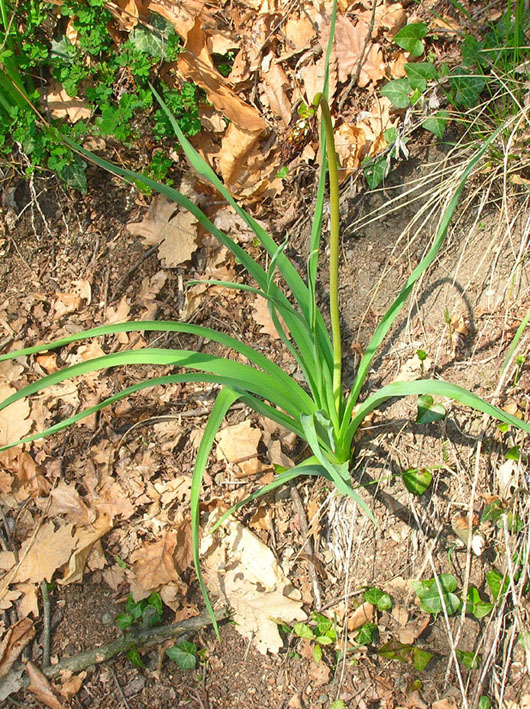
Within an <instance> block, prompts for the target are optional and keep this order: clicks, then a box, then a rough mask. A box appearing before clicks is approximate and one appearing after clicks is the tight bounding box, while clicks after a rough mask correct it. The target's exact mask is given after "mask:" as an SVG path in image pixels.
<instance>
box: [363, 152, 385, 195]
mask: <svg viewBox="0 0 530 709" xmlns="http://www.w3.org/2000/svg"><path fill="white" fill-rule="evenodd" d="M388 171H389V165H388V163H387V160H386V158H378V159H377V160H373V161H371V162H369V163H368V164H367V165H366V166H365V168H364V179H365V180H366V183H367V184H368V187H369V188H370V189H371V190H375V188H376V187H379V185H380V184H381V182H383V180H384V179H385V177H386V176H387V175H388Z"/></svg>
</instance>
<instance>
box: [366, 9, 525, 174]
mask: <svg viewBox="0 0 530 709" xmlns="http://www.w3.org/2000/svg"><path fill="white" fill-rule="evenodd" d="M459 9H460V10H461V11H462V12H465V14H466V19H467V20H468V25H469V24H472V18H471V16H470V15H469V13H468V12H467V11H465V10H464V9H463V8H462V6H460V5H459ZM529 28H530V11H529V10H528V9H527V7H526V3H525V2H524V0H515V2H514V3H513V7H512V2H509V3H507V9H506V12H505V13H504V14H503V15H502V17H501V18H500V19H499V20H497V22H494V23H490V24H489V26H488V27H487V29H486V31H482V30H481V28H479V27H475V33H474V34H470V33H467V32H460V36H461V39H462V54H461V62H460V64H459V65H457V66H455V67H454V68H453V69H451V68H450V67H449V66H448V65H447V64H441V65H440V66H436V65H435V64H434V63H433V60H432V59H431V57H430V56H428V57H427V61H421V62H409V63H407V64H405V73H406V76H405V77H403V78H400V79H394V80H392V81H389V82H388V83H387V84H385V86H383V88H382V89H381V94H382V95H383V96H386V97H387V98H389V99H390V101H391V102H392V104H393V105H394V106H395V107H396V108H398V109H406V108H414V107H416V106H418V107H420V108H421V109H422V110H420V111H419V112H417V113H418V115H420V116H421V119H420V121H421V125H422V127H423V128H424V129H425V130H428V131H429V132H431V133H433V134H434V135H435V136H436V137H437V138H439V139H442V138H443V136H444V133H445V129H446V127H447V123H448V121H449V118H450V115H451V114H450V112H449V111H448V110H446V109H440V110H438V111H437V112H436V113H434V114H433V115H429V116H427V117H425V112H424V104H425V98H426V95H427V93H428V92H429V91H432V90H434V89H439V90H440V91H441V92H443V93H444V94H445V97H446V100H447V102H448V103H449V104H450V105H451V106H452V107H453V109H454V110H453V113H452V115H453V118H456V119H457V120H460V121H462V123H465V124H467V123H469V122H471V123H472V124H473V130H472V135H473V137H474V138H479V139H484V138H485V137H486V136H487V135H488V134H489V133H490V132H491V125H493V126H498V125H499V124H501V123H503V122H504V121H505V120H506V118H507V117H508V116H510V115H514V114H515V113H516V112H517V111H519V110H521V107H522V106H523V105H524V101H525V98H524V96H525V94H524V89H523V87H524V84H525V81H524V80H525V79H526V80H528V78H529V77H530V67H529V64H528V61H524V59H527V58H528V52H527V46H526V45H527V40H526V33H527V31H528V29H529ZM428 33H429V28H428V27H427V25H425V24H424V23H423V22H417V23H411V24H408V25H405V27H403V28H402V29H401V30H400V31H399V32H398V33H397V34H396V35H395V37H394V42H395V43H396V44H397V45H398V46H399V47H401V48H402V49H404V50H406V51H408V52H409V53H410V54H411V55H412V56H414V57H421V56H422V54H424V51H425V44H424V41H423V40H424V38H425V37H426V35H427V34H428ZM477 34H478V35H479V36H480V39H479V38H478V37H477V36H476V35H477ZM481 99H483V101H482V100H481ZM468 112H470V114H471V115H468ZM482 112H484V114H485V116H486V117H487V118H488V119H489V120H484V118H483V117H482V116H481V113H482ZM473 116H474V117H475V118H473ZM508 136H509V133H506V138H508ZM510 142H512V141H510ZM387 143H388V144H389V145H391V144H392V143H393V141H392V140H389V139H388V138H387ZM391 152H392V148H391V149H390V153H391ZM490 155H491V156H492V157H496V158H497V159H498V158H500V157H501V155H500V153H499V151H498V148H497V147H496V146H493V145H492V146H491V148H490ZM389 170H390V162H389V156H386V157H385V156H383V157H378V158H375V159H374V160H372V161H370V162H369V163H368V164H367V166H366V167H365V173H364V174H365V178H366V180H367V183H368V186H369V187H370V188H374V187H377V186H378V185H379V184H380V183H381V182H382V181H383V179H384V178H385V177H386V175H387V174H388V172H389Z"/></svg>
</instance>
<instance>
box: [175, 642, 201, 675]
mask: <svg viewBox="0 0 530 709" xmlns="http://www.w3.org/2000/svg"><path fill="white" fill-rule="evenodd" d="M205 653H206V649H204V650H199V649H198V648H197V645H195V643H190V642H188V641H187V640H183V641H182V642H180V643H178V644H175V645H173V647H170V648H168V649H167V650H166V655H167V656H168V657H169V659H170V660H173V662H174V663H175V664H176V665H177V666H178V667H179V668H180V669H181V670H194V669H195V667H196V666H197V659H199V660H204V657H205Z"/></svg>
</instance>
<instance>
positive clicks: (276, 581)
mask: <svg viewBox="0 0 530 709" xmlns="http://www.w3.org/2000/svg"><path fill="white" fill-rule="evenodd" d="M218 516H219V512H218V511H214V512H213V513H212V514H210V518H209V521H208V524H213V523H214V521H215V520H216V519H217V518H218ZM201 554H202V555H203V568H204V580H205V582H206V585H207V586H208V588H209V590H210V592H211V593H213V594H215V595H217V596H219V597H221V598H223V599H224V600H225V601H226V602H227V603H228V604H229V605H230V606H231V607H232V608H233V609H234V620H235V621H236V629H237V631H238V632H239V633H241V635H243V636H244V637H246V638H248V639H252V640H253V641H254V643H255V645H256V647H257V649H258V651H259V652H261V653H262V654H263V655H264V654H266V653H267V651H269V652H271V653H277V652H279V650H280V648H281V646H282V644H283V641H282V639H281V637H280V633H279V632H278V626H277V620H278V619H279V620H282V621H284V622H286V623H292V622H293V621H302V620H306V618H307V616H306V614H305V613H304V611H303V610H302V603H301V601H299V600H297V599H295V598H292V597H289V596H288V595H286V594H287V593H288V590H289V588H290V583H289V580H288V579H287V577H286V576H285V575H284V573H283V571H282V570H281V568H280V565H279V564H278V562H277V561H276V559H275V558H274V555H273V553H272V551H271V550H270V549H269V548H268V547H267V546H266V545H265V544H263V542H262V541H261V540H260V539H259V538H258V537H257V536H256V535H254V534H253V533H252V532H250V531H249V530H248V529H247V528H246V527H244V526H243V525H242V524H241V523H240V522H238V521H237V520H234V519H232V518H229V519H228V520H226V521H225V522H224V523H223V525H222V526H221V527H220V528H219V530H217V532H216V533H215V534H214V535H204V536H203V539H202V542H201Z"/></svg>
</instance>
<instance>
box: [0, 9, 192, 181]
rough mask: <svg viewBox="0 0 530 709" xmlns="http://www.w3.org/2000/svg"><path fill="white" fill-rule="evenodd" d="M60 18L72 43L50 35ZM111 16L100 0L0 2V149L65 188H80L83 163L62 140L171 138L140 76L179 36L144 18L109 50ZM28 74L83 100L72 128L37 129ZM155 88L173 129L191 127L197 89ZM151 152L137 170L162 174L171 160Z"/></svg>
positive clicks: (177, 44)
mask: <svg viewBox="0 0 530 709" xmlns="http://www.w3.org/2000/svg"><path fill="white" fill-rule="evenodd" d="M61 17H65V18H70V23H71V24H70V30H71V31H74V32H76V43H75V45H74V44H72V42H71V41H70V39H69V38H68V37H67V36H66V35H65V34H62V35H61V34H59V35H58V34H57V33H58V32H60V31H63V32H64V27H65V26H64V24H63V23H62V22H61ZM111 20H112V15H111V13H110V12H109V10H108V9H107V8H106V3H105V0H64V2H63V3H62V4H61V5H60V8H59V9H58V10H56V11H50V6H49V5H48V3H45V2H43V1H42V0H25V1H24V2H19V3H16V4H11V2H10V0H0V47H3V49H2V50H0V152H4V153H6V154H7V153H9V152H11V149H12V146H13V144H15V145H17V146H19V148H20V150H21V151H22V153H23V154H24V155H25V156H26V158H27V164H26V167H25V172H26V174H30V173H32V172H33V171H35V170H36V169H48V170H53V171H55V172H56V173H57V174H58V175H59V177H60V178H61V179H62V180H63V181H64V182H66V184H68V185H69V186H71V187H75V188H77V189H79V190H81V191H82V192H85V191H86V189H87V183H86V175H85V170H86V163H85V161H84V160H83V159H82V158H81V157H80V155H79V154H78V153H76V152H75V151H72V149H71V147H69V146H68V145H66V144H65V143H64V141H63V140H62V138H63V137H68V138H70V139H72V140H74V141H76V142H80V141H82V140H84V139H85V138H87V137H88V136H95V137H103V138H106V139H109V138H110V139H113V140H115V141H118V142H120V143H123V144H124V145H126V146H128V145H131V144H132V142H133V141H134V140H137V139H138V138H139V137H140V135H143V137H145V134H146V131H148V132H151V134H152V135H153V136H154V137H156V138H162V139H165V138H172V137H173V135H174V133H173V128H172V126H171V124H170V122H169V121H168V119H167V115H166V114H165V112H164V111H162V110H160V109H157V110H154V107H153V95H152V93H151V90H150V89H149V85H148V82H149V81H150V80H152V79H154V77H155V75H156V72H157V69H158V67H159V66H160V64H161V63H162V62H163V61H172V60H174V59H175V58H176V57H177V56H178V54H179V52H180V51H181V40H180V37H178V35H176V34H175V31H174V28H173V26H172V25H171V24H170V23H169V22H168V21H166V20H164V19H163V18H162V17H160V16H159V15H155V14H152V15H151V16H150V18H149V28H147V27H144V26H142V25H137V26H136V27H135V28H134V29H133V30H132V31H131V32H130V34H129V37H128V39H127V41H126V42H124V43H123V44H121V45H120V46H119V47H118V46H117V45H115V44H114V42H113V41H112V39H111V35H110V33H109V30H108V24H109V22H111ZM61 28H62V30H61ZM38 76H42V78H43V82H44V83H43V86H46V85H47V84H48V83H49V80H50V79H53V80H55V81H57V82H58V83H59V84H60V85H61V86H62V88H63V89H64V90H65V91H66V93H67V94H68V96H69V97H72V98H76V99H78V100H79V101H81V102H82V103H83V105H84V106H85V107H86V109H87V113H88V114H89V116H88V117H87V118H86V119H84V120H78V121H76V122H75V123H74V124H73V125H71V124H69V123H65V122H62V121H60V120H53V119H51V118H50V116H47V119H48V121H49V122H50V123H51V124H52V126H53V127H54V128H55V130H56V131H57V132H58V134H55V133H54V132H53V131H52V132H49V131H43V130H42V128H41V126H40V123H39V117H38V116H37V114H36V112H35V109H34V107H36V108H37V109H39V110H40V111H41V113H42V114H45V113H46V102H45V101H44V102H43V100H42V98H41V95H40V93H39V91H38V90H37V88H38V86H37V87H36V85H35V81H34V79H33V77H38ZM160 90H161V92H162V95H163V97H164V100H165V102H166V104H167V105H168V106H169V107H170V108H171V110H172V112H173V115H174V116H175V119H176V120H177V121H178V122H179V125H180V126H181V128H182V130H183V132H184V133H185V134H186V135H193V134H195V133H198V132H199V131H200V128H201V125H200V121H199V103H200V101H202V100H203V98H204V95H203V94H202V93H201V92H199V90H198V89H197V87H195V86H194V85H193V84H190V83H186V84H184V85H183V86H182V87H180V88H179V89H175V88H169V87H168V86H166V85H165V84H162V85H161V87H160ZM138 116H140V117H141V118H138ZM160 152H161V151H158V152H157V153H155V154H154V155H153V158H152V162H151V164H150V165H149V167H148V168H147V170H146V175H147V176H148V177H151V178H153V179H155V180H163V179H166V176H167V173H168V171H169V169H170V168H171V165H172V161H171V160H170V159H169V158H168V157H167V155H166V154H165V153H162V155H160Z"/></svg>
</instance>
